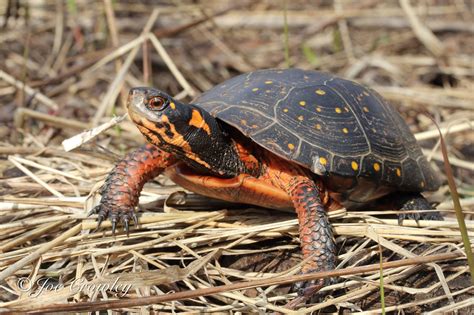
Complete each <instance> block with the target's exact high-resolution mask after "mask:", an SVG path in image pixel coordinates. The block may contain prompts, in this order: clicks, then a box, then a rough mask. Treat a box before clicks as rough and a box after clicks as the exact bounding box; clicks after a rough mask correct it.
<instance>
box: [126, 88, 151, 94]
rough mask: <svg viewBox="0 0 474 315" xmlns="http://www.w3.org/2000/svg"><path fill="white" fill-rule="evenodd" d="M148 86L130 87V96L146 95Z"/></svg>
mask: <svg viewBox="0 0 474 315" xmlns="http://www.w3.org/2000/svg"><path fill="white" fill-rule="evenodd" d="M146 90H147V88H144V87H134V88H131V89H130V92H129V95H130V96H132V95H133V96H135V95H144V94H146Z"/></svg>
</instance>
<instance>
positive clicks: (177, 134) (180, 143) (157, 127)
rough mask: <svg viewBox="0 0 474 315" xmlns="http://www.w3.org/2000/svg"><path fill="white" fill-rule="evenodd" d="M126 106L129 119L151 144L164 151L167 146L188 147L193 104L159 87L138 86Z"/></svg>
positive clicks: (133, 90) (130, 93)
mask: <svg viewBox="0 0 474 315" xmlns="http://www.w3.org/2000/svg"><path fill="white" fill-rule="evenodd" d="M127 107H128V113H129V115H130V118H131V119H132V120H133V122H134V123H135V124H136V125H137V127H138V129H139V130H140V131H141V132H142V134H143V135H144V136H145V137H146V138H147V140H148V141H149V142H150V143H153V144H154V145H156V146H159V147H161V148H163V149H165V150H166V149H167V148H168V146H174V147H179V148H181V149H186V148H185V146H186V144H187V139H186V137H187V135H188V133H189V123H188V122H189V121H190V119H191V117H192V115H193V108H192V107H193V106H192V105H188V104H183V103H181V102H179V101H176V100H175V99H173V98H172V97H171V96H169V95H168V94H166V93H164V92H162V91H159V90H157V89H153V88H148V87H137V88H132V89H131V90H130V92H129V95H128V102H127ZM204 123H205V122H204V120H203V121H202V124H204Z"/></svg>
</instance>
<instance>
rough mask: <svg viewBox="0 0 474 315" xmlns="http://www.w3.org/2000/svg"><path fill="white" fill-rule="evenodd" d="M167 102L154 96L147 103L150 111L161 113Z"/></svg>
mask: <svg viewBox="0 0 474 315" xmlns="http://www.w3.org/2000/svg"><path fill="white" fill-rule="evenodd" d="M168 103H169V102H168V100H167V99H165V98H163V97H161V96H155V97H153V98H151V99H150V100H149V101H148V108H149V109H150V110H156V111H162V110H163V109H165V108H166V106H168Z"/></svg>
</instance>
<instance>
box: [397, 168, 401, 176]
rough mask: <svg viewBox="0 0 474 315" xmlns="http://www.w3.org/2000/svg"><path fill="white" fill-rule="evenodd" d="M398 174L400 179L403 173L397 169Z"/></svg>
mask: <svg viewBox="0 0 474 315" xmlns="http://www.w3.org/2000/svg"><path fill="white" fill-rule="evenodd" d="M396 172H397V176H398V177H400V176H402V171H401V170H400V169H399V168H397V170H396Z"/></svg>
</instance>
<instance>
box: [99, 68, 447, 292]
mask: <svg viewBox="0 0 474 315" xmlns="http://www.w3.org/2000/svg"><path fill="white" fill-rule="evenodd" d="M127 107H128V113H129V116H130V118H131V120H132V121H133V122H134V123H135V125H136V126H137V128H138V129H139V130H140V132H141V133H142V134H143V136H144V137H145V138H146V140H147V144H145V145H143V146H142V147H140V148H138V149H137V150H135V151H132V152H131V153H129V154H128V155H127V156H126V157H125V158H123V159H122V160H121V161H119V162H118V163H117V164H116V166H115V167H114V169H113V170H112V171H111V173H110V174H109V175H108V177H107V179H106V181H105V184H104V185H103V187H102V191H101V193H102V199H101V201H100V203H99V205H98V206H97V207H95V208H94V209H93V210H92V211H91V213H96V214H98V221H99V223H98V225H100V223H101V222H102V221H103V220H105V219H107V218H108V219H110V220H111V221H112V229H113V231H115V228H116V225H117V223H120V222H122V224H123V225H124V228H125V229H126V230H127V232H128V228H129V220H131V219H133V221H135V224H136V223H137V218H136V215H135V208H136V206H137V203H138V196H139V194H140V191H141V190H142V187H143V185H144V183H145V182H147V181H148V180H150V179H152V178H154V177H156V176H157V175H159V174H161V173H163V174H164V175H166V176H168V177H169V178H170V179H171V180H173V181H174V182H175V183H176V184H178V185H181V186H182V187H184V188H186V189H188V190H190V191H193V192H195V193H198V194H201V195H205V196H209V197H213V198H218V199H222V200H226V201H231V202H238V203H244V204H251V205H256V206H261V207H265V208H271V209H281V210H285V209H294V210H295V211H296V213H297V217H298V223H299V239H300V243H301V251H302V254H303V258H307V262H306V263H305V264H304V265H303V266H302V273H309V272H315V271H325V270H332V269H334V268H335V267H336V243H335V238H334V235H333V231H332V228H331V225H330V222H329V220H328V215H327V212H328V211H330V210H333V209H338V208H340V207H346V208H348V209H356V210H357V209H361V208H362V207H367V206H368V205H371V204H376V203H377V202H380V201H381V200H382V203H384V202H385V203H387V200H390V201H391V205H395V206H396V207H397V208H398V209H420V210H421V209H431V205H430V203H428V201H427V200H426V199H425V198H424V197H423V196H422V195H421V192H424V191H434V190H437V189H438V187H439V186H440V181H439V179H438V177H437V174H436V173H435V171H434V170H433V169H432V168H431V166H430V164H429V162H428V161H427V159H426V158H425V157H424V155H423V153H422V151H421V149H420V147H419V145H418V144H417V142H416V139H415V137H414V136H413V134H412V133H411V131H410V129H409V127H408V126H407V124H406V123H405V121H404V120H403V118H402V117H401V115H400V114H399V113H398V112H397V111H396V110H395V109H394V107H392V106H391V105H390V104H389V103H388V102H387V101H385V100H384V99H383V98H382V97H381V96H380V95H379V94H377V92H375V91H373V90H371V89H369V88H368V87H365V86H363V85H361V84H358V83H356V82H353V81H350V80H346V79H343V78H340V77H337V76H335V75H332V74H329V73H325V72H319V71H315V70H301V69H266V70H258V71H254V72H250V73H245V74H241V75H238V76H235V77H233V78H231V79H229V80H227V81H224V82H223V83H221V84H219V85H217V86H215V87H213V88H212V89H210V90H208V91H206V92H204V93H203V94H201V95H200V96H199V97H197V98H196V99H195V100H194V101H192V102H191V103H190V104H186V103H184V102H181V101H179V100H177V99H175V98H173V97H171V96H170V95H168V94H166V93H165V92H163V91H160V90H157V89H155V88H150V87H136V88H132V89H131V90H130V92H129V96H128V101H127ZM383 200H385V201H383ZM434 216H435V217H436V218H438V216H437V215H434ZM322 285H324V281H323V280H315V281H308V282H304V283H300V284H299V285H298V286H297V287H296V289H297V290H298V292H299V294H300V295H301V296H311V295H312V294H313V293H314V292H316V291H317V290H318V289H319V288H320V287H321V286H322Z"/></svg>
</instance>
